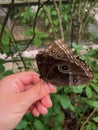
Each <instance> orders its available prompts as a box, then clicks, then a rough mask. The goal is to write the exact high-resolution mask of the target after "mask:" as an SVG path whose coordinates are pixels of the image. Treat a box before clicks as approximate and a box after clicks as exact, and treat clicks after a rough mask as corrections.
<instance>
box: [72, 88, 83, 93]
mask: <svg viewBox="0 0 98 130" xmlns="http://www.w3.org/2000/svg"><path fill="white" fill-rule="evenodd" d="M83 88H84V86H76V87H72V88H71V89H72V90H73V92H74V93H82V91H83Z"/></svg>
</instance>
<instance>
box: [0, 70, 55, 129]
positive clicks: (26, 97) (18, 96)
mask: <svg viewBox="0 0 98 130" xmlns="http://www.w3.org/2000/svg"><path fill="white" fill-rule="evenodd" d="M55 92H56V88H55V86H53V85H51V84H47V83H45V82H44V81H42V80H41V79H40V78H39V75H38V74H37V73H35V72H21V73H17V74H13V75H10V76H7V77H5V78H3V79H2V80H1V81H0V129H2V130H12V129H14V128H15V127H16V125H17V124H18V123H19V121H20V120H21V119H22V117H23V116H24V114H25V113H26V112H28V111H31V112H32V113H33V115H35V116H39V115H40V114H46V113H47V108H49V107H51V106H52V102H51V99H50V96H49V94H50V93H55Z"/></svg>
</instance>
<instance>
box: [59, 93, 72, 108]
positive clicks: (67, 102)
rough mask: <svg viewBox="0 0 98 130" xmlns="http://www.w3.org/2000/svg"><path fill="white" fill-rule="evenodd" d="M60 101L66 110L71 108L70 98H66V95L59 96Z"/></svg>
mask: <svg viewBox="0 0 98 130" xmlns="http://www.w3.org/2000/svg"><path fill="white" fill-rule="evenodd" d="M59 101H60V103H61V105H62V107H63V108H64V109H66V108H70V106H71V100H70V98H69V97H68V96H65V95H61V96H59Z"/></svg>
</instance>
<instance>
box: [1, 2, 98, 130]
mask: <svg viewBox="0 0 98 130" xmlns="http://www.w3.org/2000/svg"><path fill="white" fill-rule="evenodd" d="M48 2H49V0H48V1H47V2H45V3H42V2H41V1H40V0H39V4H38V8H37V11H36V12H34V11H32V8H31V7H30V6H29V5H28V6H26V7H23V8H22V10H21V11H20V10H19V7H15V6H13V2H12V3H11V6H9V9H8V13H7V15H6V18H5V21H4V23H3V24H1V25H0V30H1V32H0V51H1V53H3V54H6V55H7V57H9V56H10V57H11V58H12V63H15V64H16V65H17V66H18V70H19V71H22V69H24V70H26V71H28V70H30V69H32V70H33V69H34V68H33V64H32V61H33V60H34V59H33V58H30V59H29V58H24V57H23V56H22V52H23V51H25V50H26V49H27V48H28V47H30V46H33V47H36V48H38V47H41V46H42V45H43V43H44V44H45V45H48V43H51V42H52V41H54V40H55V39H58V38H62V39H64V40H65V41H67V42H68V43H69V44H70V45H71V46H72V47H73V48H74V49H75V51H76V53H77V55H79V56H80V57H81V58H82V59H84V60H85V61H86V62H87V63H88V65H89V66H90V67H91V68H92V69H93V71H94V80H93V81H92V82H91V83H90V84H89V85H84V86H77V87H67V86H62V87H59V86H57V89H58V91H57V93H56V94H53V95H51V98H52V101H53V106H52V108H50V109H49V112H48V114H46V115H41V116H40V117H39V118H35V117H34V116H33V115H32V114H31V113H29V114H26V115H25V116H24V117H23V119H22V121H21V122H20V123H19V124H18V126H17V127H16V128H15V130H46V129H47V130H69V129H70V130H97V129H98V50H93V49H92V48H91V47H88V49H87V53H85V54H81V51H83V48H82V45H81V42H82V41H83V42H84V44H85V42H88V43H89V42H92V43H93V42H96V43H97V42H98V38H97V37H95V34H96V33H97V32H91V33H89V32H88V24H89V23H94V20H93V15H92V14H91V11H92V10H93V8H95V7H96V8H97V7H98V3H97V2H96V1H93V2H90V1H89V0H85V1H80V0H72V2H70V4H62V1H61V0H60V1H59V2H58V3H56V2H54V0H53V4H51V5H48V4H46V3H48ZM9 15H11V19H13V20H14V22H13V25H12V26H11V29H8V28H7V27H6V26H5V25H6V23H7V20H8V17H9ZM16 25H19V26H21V27H22V28H23V30H24V31H23V35H25V38H26V40H25V39H24V40H23V41H22V44H21V41H17V40H16V39H15V37H14V35H13V30H14V27H15V26H16ZM23 45H24V46H23ZM15 53H17V57H14V54H15ZM17 60H20V61H21V63H22V64H23V67H22V68H21V67H20V65H19V64H18V62H17ZM6 62H7V61H6V59H5V60H2V59H0V78H3V77H4V76H6V75H9V74H12V73H13V70H6V69H5V67H4V64H5V63H6Z"/></svg>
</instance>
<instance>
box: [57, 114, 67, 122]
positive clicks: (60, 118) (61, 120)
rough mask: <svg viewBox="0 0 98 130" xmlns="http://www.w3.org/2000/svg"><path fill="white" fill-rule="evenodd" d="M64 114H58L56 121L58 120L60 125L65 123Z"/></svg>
mask: <svg viewBox="0 0 98 130" xmlns="http://www.w3.org/2000/svg"><path fill="white" fill-rule="evenodd" d="M64 117H65V116H64V113H63V112H61V113H59V114H57V115H56V119H57V121H58V122H59V123H62V122H63V120H64Z"/></svg>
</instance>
